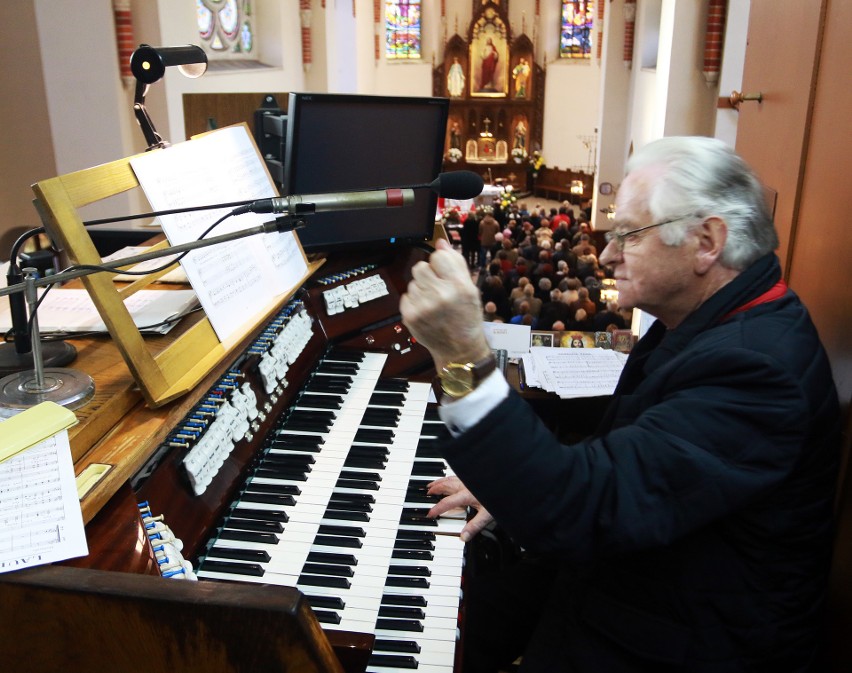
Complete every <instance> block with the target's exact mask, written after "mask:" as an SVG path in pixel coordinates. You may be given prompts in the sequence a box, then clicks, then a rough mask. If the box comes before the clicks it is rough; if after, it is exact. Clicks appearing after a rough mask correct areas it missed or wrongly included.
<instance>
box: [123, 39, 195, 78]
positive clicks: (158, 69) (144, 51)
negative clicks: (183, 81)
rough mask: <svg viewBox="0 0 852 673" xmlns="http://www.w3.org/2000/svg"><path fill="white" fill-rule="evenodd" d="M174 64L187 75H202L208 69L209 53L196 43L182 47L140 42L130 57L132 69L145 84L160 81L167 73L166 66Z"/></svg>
mask: <svg viewBox="0 0 852 673" xmlns="http://www.w3.org/2000/svg"><path fill="white" fill-rule="evenodd" d="M173 65H176V66H178V70H180V72H181V73H182V74H183V75H185V76H186V77H192V78H195V77H201V75H203V74H204V73H205V72H206V70H207V54H205V53H204V50H203V49H202V48H201V47H198V46H196V45H194V44H187V45H183V46H181V47H152V46H151V45H149V44H140V45H139V48H138V49H137V50H136V51H134V52H133V55H132V56H131V57H130V70H131V72H132V73H133V76H134V77H135V78H136V79H137V80H138V81H140V82H142V83H143V84H153V83H154V82H157V81H159V80H160V79H162V78H163V75H164V74H165V73H166V68H168V67H169V66H173Z"/></svg>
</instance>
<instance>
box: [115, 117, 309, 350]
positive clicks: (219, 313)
mask: <svg viewBox="0 0 852 673" xmlns="http://www.w3.org/2000/svg"><path fill="white" fill-rule="evenodd" d="M131 166H132V168H133V170H134V172H135V173H136V178H137V179H138V180H139V184H140V185H141V186H142V189H143V190H144V192H145V195H146V196H147V197H148V201H149V202H150V204H151V207H152V208H154V210H169V209H174V208H183V207H188V206H202V205H208V204H215V203H228V202H232V201H245V200H247V199H252V200H255V199H264V198H271V197H275V196H278V194H277V192H276V191H275V187H274V185H273V184H272V182H271V180H270V179H269V176H268V175H267V173H266V170H265V169H264V167H263V163H262V162H261V159H260V155H259V154H258V152H257V149H256V148H255V146H254V144H253V143H252V142H251V138H250V137H249V135H248V131H247V130H246V128H245V126H234V127H228V128H224V129H221V130H219V131H216V132H214V133H210V134H208V135H205V136H202V137H200V138H195V139H194V140H190V141H187V142H183V143H180V144H177V145H173V146H172V147H169V148H167V149H165V150H157V151H154V152H150V153H148V154H144V155H141V156H139V157H136V158H134V159H133V160H132V161H131ZM229 210H230V209H227V208H223V209H219V210H203V211H196V212H191V213H178V214H174V215H165V216H162V217H160V222H161V224H162V227H163V231H164V232H165V234H166V237H167V238H168V239H169V242H170V243H171V244H172V245H179V244H181V243H188V242H190V241H194V240H196V239H197V238H198V237H199V236H201V234H202V233H203V232H204V231H205V230H206V229H207V228H208V227H209V226H210V225H211V224H213V223H214V222H215V221H216V220H218V219H219V218H220V217H222V216H223V215H225V214H227V212H228V211H229ZM272 217H273V216H272V215H259V214H254V213H247V214H245V215H239V216H237V217H233V218H228V219H226V220H225V221H224V222H222V223H221V224H220V225H219V226H217V227H216V228H215V229H214V230H213V231H212V232H210V234H208V237H209V236H218V235H220V234H226V233H230V232H232V231H239V230H240V229H246V228H248V227H253V226H257V225H260V224H263V223H265V222H268V221H270V219H271V218H272ZM181 265H182V266H183V268H184V270H185V271H186V275H187V277H188V278H189V282H190V284H191V285H192V287H193V289H194V290H195V292H196V294H197V295H198V299H199V301H200V302H201V305H202V307H203V308H204V311H205V312H206V313H207V317H208V318H209V319H210V323H211V325H212V326H213V329H214V330H215V332H216V335H217V336H218V337H219V340H220V341H224V340H226V339H227V338H228V337H229V336H230V335H231V334H234V333H235V332H237V331H238V330H239V328H240V327H241V326H242V325H244V324H245V323H246V322H248V321H249V319H250V318H252V317H254V316H255V315H256V314H257V313H258V312H259V311H261V310H262V309H263V308H264V307H265V306H266V305H267V304H268V303H269V300H270V298H272V297H274V296H277V295H280V294H283V293H285V292H287V291H288V290H291V289H292V288H293V287H295V286H296V284H297V283H298V282H299V281H300V280H301V278H302V277H303V276H304V274H305V273H306V272H307V264H306V262H305V258H304V255H303V254H302V251H301V248H300V246H299V243H298V240H297V239H296V237H295V236H294V234H293V233H292V232H286V233H274V234H261V235H256V236H250V237H248V238H244V239H241V240H239V241H232V242H230V243H223V244H219V245H213V246H210V247H208V248H203V249H200V250H193V251H192V252H191V253H189V254H188V255H187V256H186V257H185V258H184V259H183V260H182V261H181Z"/></svg>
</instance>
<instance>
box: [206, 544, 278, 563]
mask: <svg viewBox="0 0 852 673" xmlns="http://www.w3.org/2000/svg"><path fill="white" fill-rule="evenodd" d="M211 557H213V558H227V559H233V560H235V561H250V562H252V563H269V559H270V558H271V557H270V556H269V552H267V551H266V550H264V549H233V548H231V547H211V548H210V549H208V550H207V558H211Z"/></svg>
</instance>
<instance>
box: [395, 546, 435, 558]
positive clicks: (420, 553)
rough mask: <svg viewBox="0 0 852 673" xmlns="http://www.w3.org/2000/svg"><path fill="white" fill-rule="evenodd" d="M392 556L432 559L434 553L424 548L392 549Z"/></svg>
mask: <svg viewBox="0 0 852 673" xmlns="http://www.w3.org/2000/svg"><path fill="white" fill-rule="evenodd" d="M391 557H392V558H398V559H409V560H422V561H433V560H435V555H434V554H433V553H432V552H431V551H427V550H425V549H394V550H393V552H391Z"/></svg>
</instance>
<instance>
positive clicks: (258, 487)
mask: <svg viewBox="0 0 852 673" xmlns="http://www.w3.org/2000/svg"><path fill="white" fill-rule="evenodd" d="M244 490H246V491H252V492H253V493H279V494H281V495H301V494H302V489H300V488H299V487H298V486H296V484H261V483H260V482H257V481H250V482H249V483H248V484H246V487H245V489H244Z"/></svg>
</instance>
